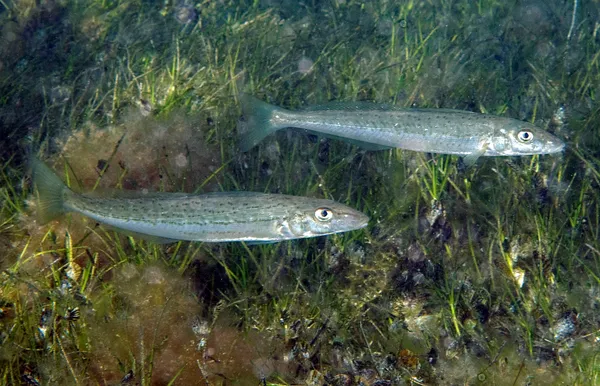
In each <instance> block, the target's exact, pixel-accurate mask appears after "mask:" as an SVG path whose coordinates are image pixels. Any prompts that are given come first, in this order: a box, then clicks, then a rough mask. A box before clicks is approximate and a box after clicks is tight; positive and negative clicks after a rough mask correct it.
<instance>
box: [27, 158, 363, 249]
mask: <svg viewBox="0 0 600 386" xmlns="http://www.w3.org/2000/svg"><path fill="white" fill-rule="evenodd" d="M32 175H33V180H34V183H35V185H36V188H37V192H38V198H39V205H38V212H39V214H40V216H41V219H42V221H48V220H50V219H52V218H54V217H56V216H58V215H60V214H62V213H64V212H68V211H72V212H78V213H81V214H83V215H85V216H88V217H90V218H92V219H94V220H96V221H99V222H101V223H104V224H107V225H110V226H112V227H115V228H118V229H122V230H124V231H129V232H132V233H135V234H138V235H142V236H143V235H147V236H151V237H152V238H153V239H154V240H155V241H162V242H169V241H175V240H194V241H205V242H224V241H250V242H274V241H281V240H289V239H297V238H306V237H315V236H321V235H327V234H332V233H338V232H345V231H350V230H354V229H359V228H362V227H364V226H366V225H367V222H368V217H367V216H366V215H364V214H362V213H361V212H359V211H356V210H354V209H352V208H350V207H348V206H346V205H343V204H340V203H337V202H335V201H331V200H324V199H315V198H308V197H299V196H288V195H281V194H266V193H253V192H232V193H211V194H202V195H197V194H196V195H194V194H181V193H150V194H146V195H144V194H139V195H137V194H135V193H127V195H126V196H124V197H118V196H117V197H110V198H100V197H95V196H89V195H85V194H78V193H75V192H73V191H71V190H70V189H68V188H67V187H66V186H65V185H64V184H63V182H62V181H61V180H60V179H59V178H58V176H56V175H55V174H54V173H53V172H52V171H51V170H50V169H49V168H48V167H47V166H46V165H45V164H43V163H42V162H41V161H37V160H34V161H33V162H32ZM136 195H137V197H136ZM132 196H133V197H132ZM158 239H160V240H158Z"/></svg>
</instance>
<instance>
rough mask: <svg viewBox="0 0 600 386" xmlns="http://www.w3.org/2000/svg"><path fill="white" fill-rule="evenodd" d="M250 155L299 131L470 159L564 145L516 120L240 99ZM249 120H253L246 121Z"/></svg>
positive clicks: (245, 146)
mask: <svg viewBox="0 0 600 386" xmlns="http://www.w3.org/2000/svg"><path fill="white" fill-rule="evenodd" d="M241 101H242V109H243V112H244V116H245V117H246V120H247V122H248V126H249V127H248V130H247V131H246V133H244V134H243V135H242V138H241V142H240V147H241V148H242V150H244V151H246V150H248V149H250V148H251V147H253V146H255V145H256V144H258V142H260V140H262V139H263V138H264V137H265V136H266V135H268V134H270V133H271V132H274V131H276V130H279V129H281V128H284V127H296V128H301V129H306V130H309V131H311V132H315V133H320V134H323V135H325V136H329V137H335V138H338V139H342V140H347V141H349V142H352V143H355V144H358V145H359V146H360V145H364V146H363V147H365V148H367V149H377V148H379V149H384V148H400V149H406V150H413V151H420V152H429V153H444V154H459V155H467V156H472V155H475V156H480V155H483V156H499V155H506V156H512V155H532V154H546V153H555V152H559V151H562V149H563V147H564V144H563V142H562V141H561V140H560V139H558V138H556V137H554V136H553V135H551V134H549V133H547V132H545V131H544V130H542V129H540V128H538V127H536V126H534V125H532V124H530V123H527V122H523V121H519V120H516V119H511V118H505V117H499V116H493V115H487V114H478V113H473V112H469V111H461V110H449V109H412V108H396V107H393V106H385V105H377V104H372V103H362V102H361V103H332V104H329V105H324V106H317V107H313V108H309V109H307V110H301V111H289V110H284V109H281V108H278V107H275V106H272V105H269V104H267V103H265V102H262V101H259V100H257V99H256V98H253V97H250V96H246V95H242V97H241ZM248 117H249V118H248Z"/></svg>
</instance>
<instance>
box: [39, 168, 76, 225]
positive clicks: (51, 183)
mask: <svg viewBox="0 0 600 386" xmlns="http://www.w3.org/2000/svg"><path fill="white" fill-rule="evenodd" d="M29 163H30V166H31V179H32V181H33V184H34V186H35V190H36V191H37V215H38V218H39V221H40V222H41V223H42V224H45V223H47V222H49V221H52V220H53V219H55V218H57V217H59V216H60V215H62V214H64V213H65V212H66V211H67V209H66V208H65V193H66V192H70V191H71V190H70V189H69V188H68V187H67V185H65V183H64V182H62V180H61V179H60V178H59V177H58V176H57V175H56V174H55V173H54V172H53V171H52V170H51V169H50V168H49V167H48V166H47V165H46V164H45V163H43V162H42V161H40V160H39V159H37V158H36V157H32V158H31V160H30V162H29Z"/></svg>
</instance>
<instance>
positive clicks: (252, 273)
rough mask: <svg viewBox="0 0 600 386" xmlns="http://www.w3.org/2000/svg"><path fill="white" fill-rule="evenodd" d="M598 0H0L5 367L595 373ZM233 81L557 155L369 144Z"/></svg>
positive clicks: (329, 376)
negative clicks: (181, 210) (265, 132)
mask: <svg viewBox="0 0 600 386" xmlns="http://www.w3.org/2000/svg"><path fill="white" fill-rule="evenodd" d="M599 10H600V3H598V1H586V2H582V1H566V2H558V1H553V2H542V1H530V2H511V3H506V2H501V1H494V0H487V1H477V2H473V1H466V0H465V1H463V0H458V1H443V0H435V1H399V2H391V1H384V0H376V1H370V2H358V1H351V0H346V1H341V0H337V1H336V0H331V1H313V2H291V1H255V2H244V1H239V2H230V1H203V2H197V3H194V2H191V1H190V2H169V1H167V2H148V1H130V2H127V1H122V2H120V1H83V2H81V1H78V2H67V1H64V2H63V1H48V2H41V3H36V2H29V1H25V0H19V1H17V0H8V1H6V0H5V1H1V2H0V157H1V166H0V178H1V180H2V182H1V183H0V193H1V195H0V247H1V248H2V251H1V256H2V257H1V258H0V269H1V270H2V272H1V273H0V363H1V365H0V380H1V383H2V384H30V385H32V384H44V385H46V384H48V385H50V384H86V385H87V384H93V385H95V384H118V383H120V382H122V383H125V382H130V383H134V382H135V383H136V384H155V385H161V384H165V385H166V384H175V385H177V384H181V385H189V384H211V385H212V384H217V385H218V384H222V385H225V384H227V385H229V384H250V385H256V384H310V385H323V384H336V385H357V384H364V385H367V384H368V385H387V384H394V385H396V384H398V385H402V384H440V385H441V384H507V385H508V384H510V385H514V384H536V385H538V384H581V385H588V384H595V383H597V380H596V379H597V377H598V374H599V373H600V371H599V369H598V365H597V364H596V360H595V358H596V354H597V339H598V325H599V323H600V320H599V319H598V315H599V313H598V312H597V311H598V307H599V304H600V303H599V292H598V284H599V282H600V279H599V277H600V242H599V237H598V236H599V233H598V232H599V231H600V229H599V228H600V212H599V203H600V201H599V197H598V194H599V193H598V192H599V189H598V188H599V183H600V161H599V157H600V141H598V138H600V137H599V130H598V129H599V126H598V122H599V119H598V112H599V111H600V109H599V108H598V103H597V101H596V94H597V91H598V87H599V81H600V68H599V64H598V52H599V51H600V41H599V38H598V23H597V20H599V18H598V16H599ZM240 92H246V93H248V94H251V95H255V96H257V97H258V98H260V99H263V100H266V101H268V102H269V103H273V104H275V105H278V106H282V107H285V108H290V109H298V108H302V107H306V106H311V105H318V104H323V103H325V102H328V101H338V102H348V101H368V102H377V103H388V104H393V105H397V106H402V107H427V108H451V109H460V110H468V111H475V112H480V113H490V114H495V115H500V116H506V117H511V118H515V119H519V120H522V121H528V122H531V123H534V124H535V125H536V126H538V127H540V128H542V129H544V130H547V131H549V132H551V133H553V134H554V135H556V136H558V137H559V138H561V139H562V140H564V141H565V142H566V144H567V147H566V149H565V151H564V152H563V153H560V154H557V155H544V156H526V157H520V158H519V157H490V158H488V157H483V158H482V159H480V160H479V161H478V162H477V163H476V164H475V165H474V166H471V167H469V166H467V165H465V163H464V162H463V160H462V159H461V158H459V157H455V156H447V155H430V154H421V153H416V152H409V151H401V150H387V151H379V152H369V151H364V150H361V149H359V148H357V147H353V146H352V145H349V144H346V143H344V142H342V141H337V140H333V139H325V138H320V137H316V136H313V135H307V134H306V133H303V132H301V131H294V130H285V131H281V132H278V133H276V134H275V135H273V136H270V137H268V138H267V139H265V140H264V141H263V142H261V143H260V145H259V146H258V147H256V148H254V149H252V150H251V151H249V152H247V153H241V152H240V151H239V149H238V146H237V143H238V128H239V127H241V126H243V124H244V120H243V118H242V119H240V116H241V111H240V106H239V103H238V96H239V94H240ZM32 153H36V154H38V155H39V156H40V157H41V158H43V159H44V160H45V161H47V162H48V164H50V165H51V166H52V167H53V168H54V169H55V170H56V171H57V172H58V173H59V174H61V176H62V177H63V179H64V180H65V181H67V183H68V184H69V185H70V186H71V187H72V188H73V189H75V190H84V191H89V190H97V191H98V194H104V193H105V190H106V189H114V188H117V189H134V190H145V189H147V190H149V191H171V192H211V191H221V190H223V191H232V190H249V191H262V192H270V193H285V194H293V195H302V196H311V197H320V198H328V199H334V200H336V201H339V202H342V203H344V204H346V205H350V206H352V207H354V208H356V209H358V210H361V211H363V212H364V213H366V214H368V215H369V216H370V218H371V221H370V223H369V226H368V227H367V228H366V229H364V230H361V231H356V232H350V233H345V234H343V235H336V236H330V237H324V238H317V239H310V240H298V241H290V242H284V243H278V244H272V245H255V246H246V245H243V244H235V243H226V244H217V245H215V244H210V245H209V244H202V243H189V242H181V243H175V244H169V245H158V244H153V243H150V242H145V241H143V240H141V239H139V238H136V237H127V236H123V235H120V234H119V233H116V232H114V230H112V229H108V228H105V227H103V226H100V225H98V224H96V223H95V222H93V221H91V220H89V219H86V218H85V217H82V216H78V215H72V216H67V217H64V218H62V219H60V220H58V221H55V222H52V223H50V224H46V225H40V224H39V223H38V222H37V220H36V216H35V214H36V209H35V205H36V204H35V199H34V198H35V197H34V196H33V195H32V194H31V188H30V186H29V185H30V183H29V178H28V171H27V165H26V161H27V157H28V156H29V155H30V154H32Z"/></svg>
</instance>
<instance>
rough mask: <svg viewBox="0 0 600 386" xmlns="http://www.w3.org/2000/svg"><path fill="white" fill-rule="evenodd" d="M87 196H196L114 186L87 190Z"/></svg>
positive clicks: (123, 197)
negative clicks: (123, 188) (116, 187)
mask: <svg viewBox="0 0 600 386" xmlns="http://www.w3.org/2000/svg"><path fill="white" fill-rule="evenodd" d="M84 194H85V195H86V196H87V197H94V198H122V199H127V198H171V199H172V198H185V197H188V196H194V194H193V193H183V192H153V191H151V192H148V191H142V190H129V189H125V190H122V189H114V188H98V189H96V190H94V191H93V192H85V193H84Z"/></svg>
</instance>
